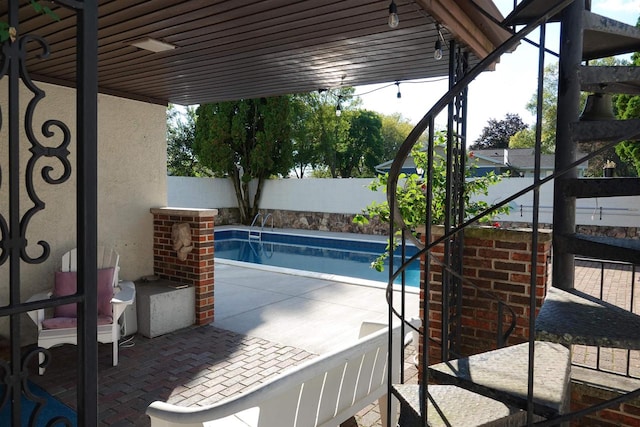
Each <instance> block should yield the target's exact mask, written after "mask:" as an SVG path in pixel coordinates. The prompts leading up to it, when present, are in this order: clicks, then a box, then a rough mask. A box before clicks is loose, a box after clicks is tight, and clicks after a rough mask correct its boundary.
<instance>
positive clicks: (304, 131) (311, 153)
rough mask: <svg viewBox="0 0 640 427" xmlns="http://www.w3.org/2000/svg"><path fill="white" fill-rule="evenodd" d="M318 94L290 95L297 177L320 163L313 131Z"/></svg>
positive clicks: (302, 176)
mask: <svg viewBox="0 0 640 427" xmlns="http://www.w3.org/2000/svg"><path fill="white" fill-rule="evenodd" d="M318 96H319V94H318V93H316V92H312V93H304V94H298V95H293V97H292V102H291V113H292V114H291V137H292V142H293V171H294V173H295V174H296V176H297V177H298V178H304V176H305V173H306V172H307V171H308V170H313V169H315V167H316V166H317V165H318V164H319V163H320V151H319V141H318V138H317V137H316V135H314V133H313V128H314V123H315V119H316V117H315V116H316V112H317V108H316V106H317V104H318V102H317V98H318Z"/></svg>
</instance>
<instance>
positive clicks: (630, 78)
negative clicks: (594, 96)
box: [578, 65, 640, 95]
mask: <svg viewBox="0 0 640 427" xmlns="http://www.w3.org/2000/svg"><path fill="white" fill-rule="evenodd" d="M578 76H579V78H580V88H581V89H582V90H583V91H585V92H599V93H624V94H628V95H638V94H640V67H634V66H587V65H583V66H581V67H580V70H579V71H578Z"/></svg>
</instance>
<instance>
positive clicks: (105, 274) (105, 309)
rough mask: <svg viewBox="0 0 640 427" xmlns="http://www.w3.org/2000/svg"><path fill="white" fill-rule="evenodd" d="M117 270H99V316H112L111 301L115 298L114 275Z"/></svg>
mask: <svg viewBox="0 0 640 427" xmlns="http://www.w3.org/2000/svg"><path fill="white" fill-rule="evenodd" d="M114 272H115V269H114V268H113V267H111V268H101V269H99V270H98V316H112V315H113V312H112V310H111V299H112V298H113V273H114Z"/></svg>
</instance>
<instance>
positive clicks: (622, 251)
mask: <svg viewBox="0 0 640 427" xmlns="http://www.w3.org/2000/svg"><path fill="white" fill-rule="evenodd" d="M554 238H555V239H556V242H557V243H558V244H559V245H561V246H562V247H563V248H564V249H565V250H566V251H567V252H568V253H572V254H575V255H582V256H586V257H591V258H598V259H606V260H611V261H623V262H630V263H633V264H640V240H637V239H621V238H616V237H606V236H591V235H587V234H579V233H575V234H572V235H556V236H555V237H554Z"/></svg>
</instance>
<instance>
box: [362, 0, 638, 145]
mask: <svg viewBox="0 0 640 427" xmlns="http://www.w3.org/2000/svg"><path fill="white" fill-rule="evenodd" d="M494 2H495V3H496V5H497V6H498V7H499V8H500V10H501V11H502V12H503V14H505V16H506V14H507V13H508V11H509V10H511V7H512V5H513V2H512V0H494ZM592 11H593V12H595V13H598V14H601V15H604V16H608V17H610V18H613V19H617V20H619V21H622V22H626V23H628V24H631V25H635V24H636V22H637V19H638V16H639V15H640V0H592ZM400 18H401V21H400V25H402V17H400ZM558 33H559V27H558V25H557V24H553V25H549V26H548V28H547V46H548V47H549V48H550V49H552V50H554V51H557V40H558ZM530 38H531V39H532V40H535V41H538V39H539V36H538V33H537V32H535V33H533V34H531V35H530ZM537 56H538V51H537V49H536V48H534V47H533V46H531V45H529V44H528V43H523V44H521V45H520V46H519V47H518V48H517V49H516V51H515V52H514V53H511V54H506V55H503V56H502V58H501V60H500V63H499V64H498V65H497V66H496V70H495V71H493V72H485V73H483V74H482V75H481V76H479V77H478V78H477V79H476V80H475V81H474V82H473V83H472V84H471V86H470V88H469V97H468V101H469V107H468V136H469V140H470V141H472V142H473V141H475V139H476V138H477V137H478V136H479V135H480V133H481V131H482V128H484V126H485V125H486V123H487V120H489V119H492V118H494V119H497V120H501V119H503V118H504V116H505V115H506V114H507V113H517V114H519V115H520V116H521V117H522V119H523V120H524V121H525V122H526V123H532V122H533V117H532V116H531V115H530V114H529V112H528V111H527V110H526V108H525V107H526V104H527V102H528V101H529V100H530V99H531V97H532V95H533V94H534V92H535V89H536V85H537V75H536V70H537ZM555 61H556V59H555V58H554V57H553V56H551V55H546V58H545V63H546V64H549V63H551V62H555ZM385 86H386V87H385ZM446 89H447V82H446V80H440V81H432V82H423V83H411V82H405V83H402V82H401V83H400V91H401V93H402V98H400V99H398V98H397V97H396V93H397V87H396V85H395V84H394V82H390V83H387V84H381V85H369V86H360V87H357V88H356V94H364V95H362V96H361V97H360V98H361V99H362V101H363V105H362V108H365V109H368V110H373V111H377V112H379V113H382V114H392V113H396V112H397V113H401V114H402V116H403V117H405V118H407V119H409V121H410V122H412V123H417V122H418V121H419V120H420V119H421V118H422V116H423V115H424V114H425V113H426V112H427V111H428V109H429V108H430V107H431V106H432V105H433V104H434V103H435V102H436V101H437V100H438V99H439V98H440V97H441V96H442V95H443V94H444V93H445V92H446ZM371 91H373V92H371ZM367 92H369V93H367ZM436 125H439V126H441V127H444V126H443V125H444V122H442V123H440V121H437V122H436Z"/></svg>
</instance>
